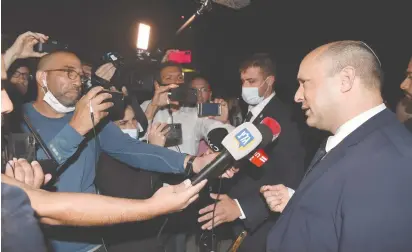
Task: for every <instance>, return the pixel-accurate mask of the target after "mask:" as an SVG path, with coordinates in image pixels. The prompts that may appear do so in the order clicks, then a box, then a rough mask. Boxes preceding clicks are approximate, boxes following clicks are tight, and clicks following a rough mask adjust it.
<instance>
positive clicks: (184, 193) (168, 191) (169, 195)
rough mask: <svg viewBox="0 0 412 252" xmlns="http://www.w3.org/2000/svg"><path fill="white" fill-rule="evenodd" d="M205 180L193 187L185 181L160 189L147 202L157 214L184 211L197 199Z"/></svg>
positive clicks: (188, 181)
mask: <svg viewBox="0 0 412 252" xmlns="http://www.w3.org/2000/svg"><path fill="white" fill-rule="evenodd" d="M206 182H207V180H203V181H202V182H200V183H198V184H197V185H195V186H192V182H190V180H188V179H186V180H185V181H183V182H182V183H180V184H178V185H169V186H164V187H162V188H160V189H159V190H158V191H157V192H156V193H155V194H154V195H153V196H152V197H151V198H150V199H149V201H151V202H153V204H154V205H155V208H153V211H159V214H166V213H173V212H177V211H181V210H183V209H185V208H186V207H187V206H188V205H190V204H192V203H193V202H194V201H195V200H196V199H197V198H199V191H200V190H201V189H202V188H203V187H204V186H205V185H206Z"/></svg>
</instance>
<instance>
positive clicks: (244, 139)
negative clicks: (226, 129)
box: [235, 129, 255, 148]
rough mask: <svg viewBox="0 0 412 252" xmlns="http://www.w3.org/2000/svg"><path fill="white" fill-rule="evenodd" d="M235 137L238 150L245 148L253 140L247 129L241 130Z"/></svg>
mask: <svg viewBox="0 0 412 252" xmlns="http://www.w3.org/2000/svg"><path fill="white" fill-rule="evenodd" d="M235 137H236V140H237V141H238V143H239V148H246V147H247V145H248V144H250V143H252V142H253V140H254V139H255V138H254V137H253V135H252V134H251V133H250V132H249V130H248V129H243V130H241V131H240V132H239V133H237V134H236V136H235Z"/></svg>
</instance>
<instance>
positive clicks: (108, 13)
mask: <svg viewBox="0 0 412 252" xmlns="http://www.w3.org/2000/svg"><path fill="white" fill-rule="evenodd" d="M376 2H377V1H332V0H331V1H322V2H319V1H303V0H302V1H285V0H283V1H279V0H260V1H259V0H255V1H253V0H252V4H251V5H250V6H248V7H246V8H244V9H241V10H239V11H236V10H231V9H229V8H226V7H223V6H220V5H216V4H214V5H213V10H212V11H211V12H208V13H206V14H204V15H202V16H201V17H199V18H198V19H197V20H196V21H195V22H194V23H193V24H192V25H191V28H189V29H187V30H185V31H184V32H183V33H182V34H181V35H180V36H179V37H175V36H174V33H175V31H176V30H177V29H178V28H179V27H180V25H181V24H183V23H184V21H185V20H186V19H187V18H188V17H189V16H191V15H192V14H193V13H194V12H195V11H196V9H197V7H198V6H199V4H198V3H197V2H196V1H194V0H146V1H142V0H83V1H80V0H76V1H75V0H72V1H58V0H55V1H44V0H42V1H35V0H27V1H21V0H3V1H2V36H3V38H5V36H4V35H8V36H10V37H12V38H13V37H15V36H16V35H17V34H19V33H22V32H24V31H27V30H31V31H37V32H42V33H45V34H47V35H49V36H50V37H51V38H54V39H57V40H59V41H62V42H65V43H68V44H69V45H70V48H71V49H72V50H73V51H75V52H76V53H78V55H79V56H80V57H81V58H82V59H84V60H86V61H90V62H98V59H99V58H100V57H101V55H103V53H105V52H108V51H117V52H119V53H121V54H122V55H124V56H125V57H126V58H127V57H132V56H133V55H134V44H135V39H136V27H137V23H138V22H139V21H144V22H146V23H149V24H151V25H152V31H153V33H154V34H153V39H152V41H151V42H150V46H151V49H155V48H157V47H160V48H161V49H166V48H178V49H182V50H183V49H190V50H192V51H193V60H194V62H193V66H194V67H196V68H197V69H199V70H201V71H202V72H203V73H205V74H206V75H208V76H209V77H210V78H211V80H212V87H213V89H214V91H215V94H216V93H217V94H218V95H220V96H234V95H239V93H240V81H239V74H238V71H237V68H238V66H239V63H240V61H241V60H242V59H244V58H245V57H247V56H248V55H250V54H252V53H254V52H268V53H270V54H271V55H272V56H273V57H274V58H275V59H276V61H277V64H278V76H277V83H276V88H277V92H278V93H279V95H280V96H282V97H283V99H284V100H286V101H289V102H291V101H292V100H291V99H292V97H293V94H294V92H295V90H296V88H297V81H296V74H297V70H298V66H299V62H300V60H301V59H302V58H303V57H304V56H305V54H307V53H308V52H309V51H310V50H312V49H314V48H316V47H317V46H319V45H322V44H324V43H327V42H330V41H335V40H343V39H351V40H363V41H365V42H366V43H368V44H369V45H370V46H371V47H372V48H373V49H374V50H375V51H376V53H377V54H378V56H379V58H380V60H381V62H382V65H383V69H384V71H385V76H386V81H385V86H384V95H385V98H386V99H387V100H388V102H389V103H390V104H391V105H393V104H394V103H395V102H396V100H397V99H399V96H400V94H401V93H400V91H399V84H400V83H401V81H402V80H403V78H404V73H405V70H406V66H407V63H408V61H409V58H410V57H411V55H412V32H411V31H412V18H411V17H412V15H411V12H410V9H408V8H407V2H408V1H402V2H401V1H381V2H385V3H386V4H385V5H383V4H380V5H379V4H377V3H376ZM303 3H304V4H303ZM395 3H396V5H395ZM182 16H184V19H182V18H181V17H182Z"/></svg>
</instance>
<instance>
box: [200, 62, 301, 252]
mask: <svg viewBox="0 0 412 252" xmlns="http://www.w3.org/2000/svg"><path fill="white" fill-rule="evenodd" d="M240 74H241V79H242V97H243V99H244V100H245V102H247V103H248V104H249V112H248V114H247V115H246V120H247V121H250V122H253V123H254V124H260V122H261V121H262V119H264V118H265V117H271V118H273V119H275V120H277V121H278V122H279V124H280V126H281V128H282V130H281V133H280V136H279V137H278V139H277V140H276V141H275V142H273V143H272V144H271V145H269V146H268V147H267V148H265V152H266V153H267V154H268V157H269V161H267V163H265V164H264V165H263V166H262V167H261V168H257V167H255V166H254V165H252V164H251V163H250V162H249V161H248V160H246V161H245V163H242V164H240V166H242V167H238V168H240V171H239V173H238V174H236V176H235V177H233V178H232V179H231V180H230V181H224V183H225V185H226V186H228V187H229V190H228V193H227V194H224V195H220V196H219V203H218V204H217V206H216V210H215V217H214V226H215V227H216V226H218V225H220V224H222V223H230V224H227V225H229V226H230V228H231V229H232V231H233V232H234V237H236V236H237V235H239V233H240V232H241V231H243V230H247V231H248V235H247V237H246V238H245V240H244V241H243V243H242V244H241V246H240V248H239V250H238V251H256V252H259V251H265V250H266V245H265V244H266V237H267V234H268V232H269V229H270V227H271V226H272V225H273V224H274V223H275V221H276V219H277V218H278V216H279V214H278V213H276V214H270V210H269V208H268V207H267V205H266V203H265V200H264V198H263V197H262V195H260V192H259V189H260V187H261V186H263V185H266V184H278V183H282V184H285V185H287V186H288V187H290V188H294V189H296V188H297V186H298V185H299V183H300V181H301V179H302V177H303V174H304V155H305V151H304V148H303V145H302V141H301V136H300V133H299V130H298V127H297V123H296V122H295V121H294V120H293V118H292V112H291V110H290V109H289V108H288V107H287V106H286V105H284V104H283V103H282V102H281V101H280V100H279V99H278V98H277V97H276V94H275V92H274V88H273V86H274V84H275V64H274V63H273V62H272V60H271V59H270V58H269V57H268V56H267V55H266V54H256V55H254V56H253V57H251V58H250V59H249V60H247V61H245V62H244V63H243V64H242V66H241V67H240ZM228 183H229V184H228ZM212 198H216V195H212ZM213 208H214V204H211V205H209V206H207V207H205V208H203V209H201V210H200V214H201V215H202V216H201V217H200V218H199V222H204V223H203V226H202V228H203V229H211V227H212V216H213Z"/></svg>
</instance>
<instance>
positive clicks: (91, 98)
mask: <svg viewBox="0 0 412 252" xmlns="http://www.w3.org/2000/svg"><path fill="white" fill-rule="evenodd" d="M102 90H103V87H94V88H92V89H91V90H90V91H89V92H88V93H87V94H86V95H84V96H83V97H82V98H81V99H80V100H79V101H78V102H77V104H76V110H75V112H74V115H73V117H72V119H71V120H70V123H69V124H70V126H72V127H73V128H74V129H75V130H76V131H77V132H78V133H79V134H80V135H82V136H84V135H85V134H86V133H87V132H89V131H90V130H91V129H92V128H93V126H96V125H97V124H98V123H99V122H100V121H101V120H102V119H103V118H104V117H106V116H107V115H108V114H109V113H108V112H105V110H107V109H108V108H110V107H112V106H113V103H112V102H105V100H107V99H110V98H112V95H111V94H110V93H107V92H102V93H100V94H99V92H101V91H102ZM90 106H91V108H90ZM91 111H93V117H94V122H92V119H91V113H90V112H91ZM93 123H94V125H93Z"/></svg>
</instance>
